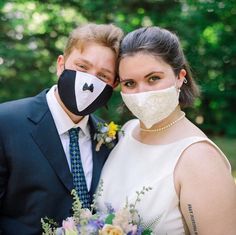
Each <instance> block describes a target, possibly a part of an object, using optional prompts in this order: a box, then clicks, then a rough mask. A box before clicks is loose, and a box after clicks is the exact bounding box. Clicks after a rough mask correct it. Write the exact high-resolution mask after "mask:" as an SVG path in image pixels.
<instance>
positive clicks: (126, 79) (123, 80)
mask: <svg viewBox="0 0 236 235" xmlns="http://www.w3.org/2000/svg"><path fill="white" fill-rule="evenodd" d="M155 73H161V74H164V72H162V71H152V72H151V73H148V74H146V75H145V76H144V77H145V78H147V77H149V76H151V75H153V74H155ZM129 80H132V78H125V79H122V78H121V77H120V82H125V81H129Z"/></svg>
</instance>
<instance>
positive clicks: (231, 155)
mask: <svg viewBox="0 0 236 235" xmlns="http://www.w3.org/2000/svg"><path fill="white" fill-rule="evenodd" d="M211 140H212V141H213V142H215V143H216V144H217V145H218V146H219V147H220V149H221V150H222V151H223V152H224V154H225V155H226V157H227V158H228V159H229V161H230V164H231V166H232V170H233V175H234V177H235V178H236V152H235V146H236V139H235V138H226V137H216V136H214V137H212V138H211Z"/></svg>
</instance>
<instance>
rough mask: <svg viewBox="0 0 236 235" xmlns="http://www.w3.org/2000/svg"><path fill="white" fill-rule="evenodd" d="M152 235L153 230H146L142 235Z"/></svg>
mask: <svg viewBox="0 0 236 235" xmlns="http://www.w3.org/2000/svg"><path fill="white" fill-rule="evenodd" d="M151 234H152V230H150V229H145V230H143V232H142V235H151Z"/></svg>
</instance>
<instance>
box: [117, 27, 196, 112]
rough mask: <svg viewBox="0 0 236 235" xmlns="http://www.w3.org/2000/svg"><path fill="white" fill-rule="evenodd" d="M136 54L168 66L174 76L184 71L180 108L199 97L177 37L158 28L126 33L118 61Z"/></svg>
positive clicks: (145, 28)
mask: <svg viewBox="0 0 236 235" xmlns="http://www.w3.org/2000/svg"><path fill="white" fill-rule="evenodd" d="M136 53H146V54H151V55H153V56H154V57H159V58H161V59H162V60H163V61H165V62H166V63H167V64H169V65H170V66H171V67H172V69H173V71H174V74H175V75H176V76H178V75H179V72H180V71H181V69H185V70H186V72H187V74H186V76H185V77H186V79H187V83H183V85H182V87H181V92H180V97H179V102H180V106H181V107H187V106H191V105H192V104H193V101H194V99H195V98H196V97H197V96H198V95H199V89H198V86H197V85H196V82H195V81H194V80H193V77H192V74H191V71H190V67H189V65H188V62H187V60H186V58H185V56H184V53H183V50H182V48H181V45H180V42H179V39H178V37H177V36H176V35H175V34H174V33H172V32H170V31H168V30H166V29H162V28H159V27H154V26H153V27H143V28H140V29H137V30H134V31H133V32H130V33H128V34H127V35H126V36H125V37H124V39H123V40H122V42H121V46H120V54H119V61H120V60H121V59H122V58H124V57H126V56H133V55H135V54H136Z"/></svg>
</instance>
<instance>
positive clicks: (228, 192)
mask: <svg viewBox="0 0 236 235" xmlns="http://www.w3.org/2000/svg"><path fill="white" fill-rule="evenodd" d="M175 176H176V182H177V184H178V185H179V196H180V207H181V211H182V213H183V216H184V218H185V220H186V223H187V226H188V228H189V230H190V232H191V234H194V235H209V234H214V235H225V234H227V235H235V234H236V185H235V182H234V180H233V177H232V176H231V172H230V170H229V169H228V166H227V164H226V162H225V161H224V159H223V157H222V156H221V154H220V153H219V151H217V150H216V149H215V148H214V147H213V146H211V145H210V144H208V143H205V142H201V143H196V144H193V145H192V146H190V147H189V148H188V149H187V150H186V151H185V152H184V153H183V155H182V156H181V159H180V161H179V163H178V165H177V167H176V171H175Z"/></svg>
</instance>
